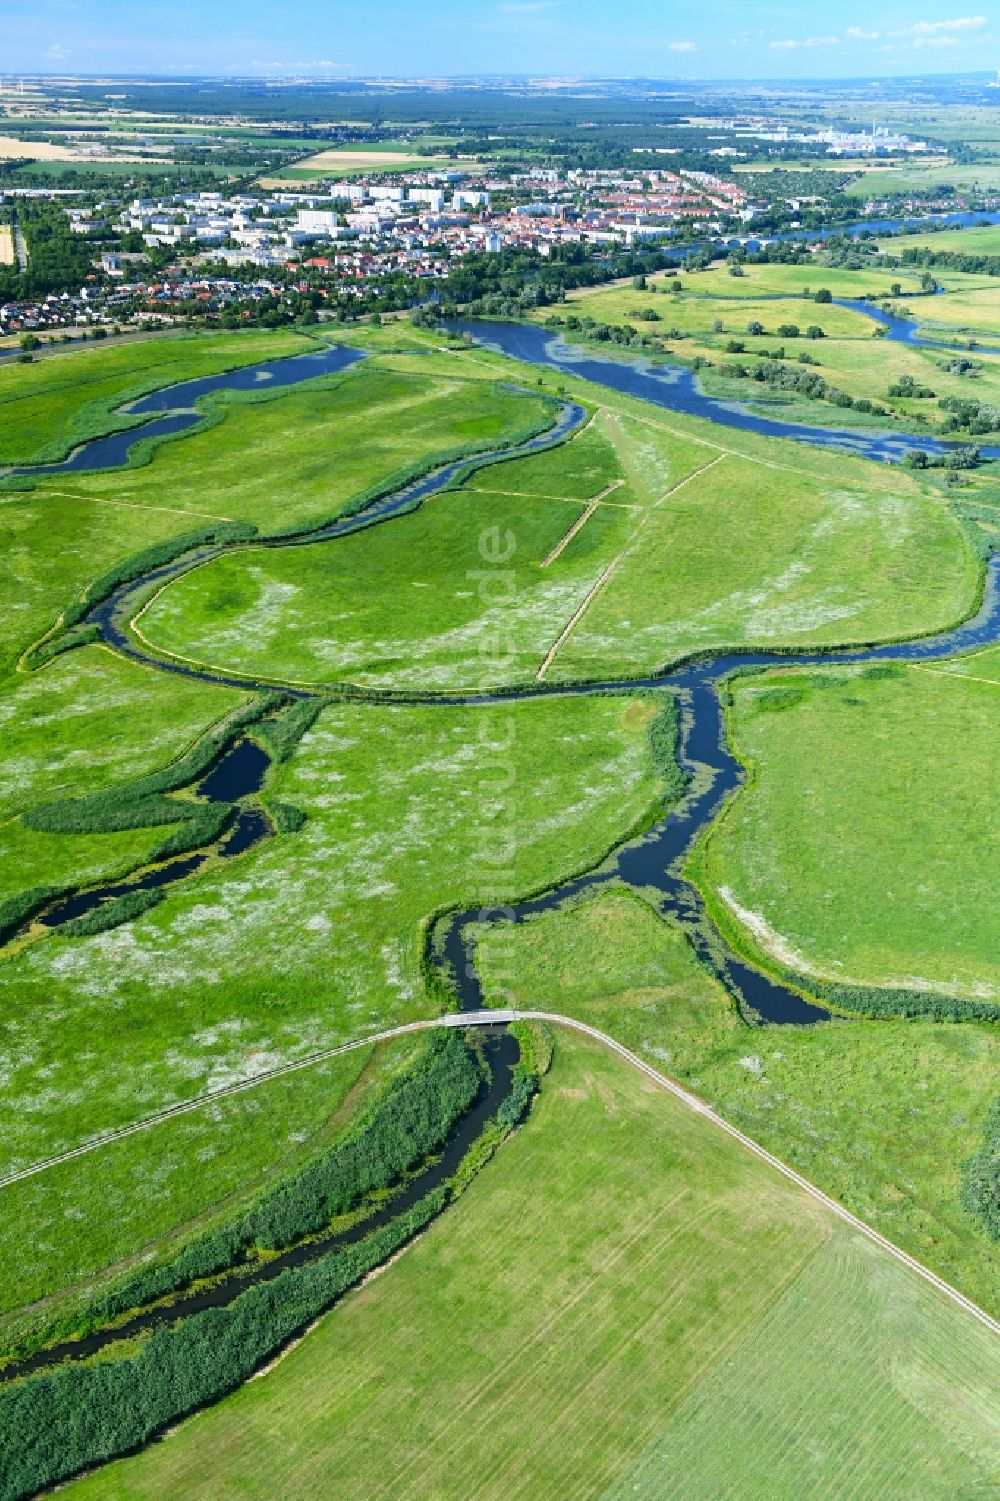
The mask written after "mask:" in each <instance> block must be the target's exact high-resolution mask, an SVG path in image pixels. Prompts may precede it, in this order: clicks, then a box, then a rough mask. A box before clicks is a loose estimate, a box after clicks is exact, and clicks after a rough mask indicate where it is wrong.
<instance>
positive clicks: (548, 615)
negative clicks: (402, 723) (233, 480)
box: [137, 492, 630, 689]
mask: <svg viewBox="0 0 1000 1501" xmlns="http://www.w3.org/2000/svg"><path fill="white" fill-rule="evenodd" d="M583 511H584V508H583V506H582V505H579V504H576V503H574V502H572V501H571V502H568V503H567V502H563V501H557V500H553V499H551V498H549V497H529V496H518V497H513V496H507V495H502V496H496V495H490V496H479V495H472V494H470V495H465V494H458V493H454V492H452V493H449V494H446V495H439V496H436V497H433V498H432V499H430V500H428V501H426V502H425V503H424V504H423V505H422V506H421V508H420V509H419V510H418V511H416V512H414V513H413V514H412V515H410V516H407V517H399V518H396V519H394V520H393V521H392V522H391V523H390V524H388V525H381V526H376V527H371V528H368V529H366V530H364V531H360V532H356V533H355V534H354V535H353V536H349V537H344V538H339V539H337V540H336V541H334V542H329V543H322V544H318V545H308V546H303V547H297V548H282V549H281V550H280V551H273V550H271V551H268V550H254V549H245V550H242V551H240V552H238V553H234V554H230V555H229V556H227V557H225V558H221V559H219V560H217V561H214V562H211V563H208V564H206V565H205V566H204V567H202V568H199V569H197V570H196V571H195V572H193V573H189V574H186V575H185V576H184V577H183V578H182V579H180V580H179V581H178V582H177V583H176V584H175V585H173V586H172V587H170V588H168V589H166V590H164V592H163V593H162V594H160V595H159V596H158V598H157V599H156V600H155V601H154V602H153V603H152V605H151V606H150V608H149V609H148V610H147V611H146V613H145V614H144V615H143V616H142V617H141V620H139V621H138V622H137V628H138V629H139V630H140V631H141V633H142V636H143V639H144V640H145V641H147V642H148V643H149V644H151V645H152V646H153V647H154V649H156V650H162V651H166V652H168V653H170V654H172V655H174V656H179V657H182V658H184V659H188V660H194V661H197V662H199V663H202V664H206V663H207V664H216V665H218V664H221V663H224V664H226V666H227V667H228V668H230V669H231V670H235V671H237V672H243V673H247V674H249V675H256V674H260V675H262V676H263V678H264V679H266V680H267V679H269V680H275V681H281V682H291V683H309V684H317V685H320V686H324V687H326V686H330V685H331V684H335V683H338V682H344V681H347V682H352V683H357V684H360V685H362V686H364V687H379V686H383V685H387V686H390V687H393V688H404V687H409V688H428V689H448V688H463V687H469V686H475V684H476V683H477V682H479V683H483V684H488V685H489V686H491V687H492V686H498V685H501V686H502V685H505V684H509V683H517V682H523V681H525V680H526V679H530V678H532V677H533V676H534V674H535V671H536V670H537V668H538V665H539V663H540V662H541V660H542V658H543V657H544V655H545V653H546V650H547V649H548V647H549V645H550V643H551V642H552V640H553V639H554V638H555V637H556V636H557V635H558V634H559V631H560V629H561V627H562V625H563V623H564V622H565V620H567V619H568V618H569V617H570V616H571V615H572V614H573V612H574V610H575V609H576V608H577V607H578V606H579V605H580V603H581V601H582V600H583V599H584V598H585V596H586V594H587V591H588V590H589V589H590V588H591V587H592V586H593V584H594V582H595V579H596V577H597V575H598V573H599V572H600V569H601V567H602V562H603V559H604V557H606V556H607V555H608V554H612V553H613V552H614V551H615V550H616V549H618V548H621V547H622V546H624V545H625V542H626V540H627V538H628V535H629V530H630V527H629V512H627V511H624V510H622V509H621V508H620V507H610V506H609V507H602V508H601V510H600V513H599V515H597V516H594V517H593V518H591V520H590V521H588V523H587V525H586V526H585V527H583V528H582V530H581V531H580V532H579V533H578V534H577V536H576V537H574V538H573V540H572V541H571V542H570V543H569V544H568V546H567V548H566V549H565V550H564V552H563V553H561V554H560V556H559V558H558V561H557V563H555V564H553V565H552V566H550V567H545V566H544V565H545V560H546V559H547V558H548V557H549V556H550V554H551V553H552V552H553V550H554V549H555V548H556V547H557V546H558V545H559V543H560V541H561V539H563V538H564V537H565V536H566V534H567V532H568V530H569V528H570V527H572V526H573V524H574V523H575V522H576V521H578V520H579V519H580V517H581V516H582V515H583ZM486 531H489V533H490V534H491V535H492V534H494V532H495V534H496V535H497V536H498V537H499V538H501V539H502V538H504V537H509V538H512V539H516V540H515V541H514V543H513V544H512V546H511V557H510V558H509V559H508V560H507V561H506V563H505V566H504V578H503V579H502V580H501V581H499V582H495V583H494V584H493V585H492V586H490V585H489V584H488V582H487V583H486V584H485V591H486V592H484V590H483V589H482V588H481V587H480V586H481V584H483V583H484V580H485V579H486V578H487V575H488V570H487V568H486V567H485V566H484V561H483V557H482V554H481V553H480V548H479V543H480V539H481V538H482V537H483V535H484V532H486ZM503 545H504V544H503V543H502V542H501V543H500V546H501V547H503ZM513 601H516V603H515V604H514V605H513V608H512V602H513ZM487 632H489V633H492V634H493V636H494V637H496V638H497V639H499V636H498V635H497V633H498V632H503V633H504V635H503V642H504V645H503V650H501V651H498V652H497V655H496V658H495V659H494V661H493V662H492V663H489V664H485V665H484V663H483V660H482V658H481V657H480V656H479V655H477V652H478V646H479V644H480V643H481V642H482V640H483V639H484V635H485V633H487Z"/></svg>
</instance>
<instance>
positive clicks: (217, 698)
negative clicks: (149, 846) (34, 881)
mask: <svg viewBox="0 0 1000 1501" xmlns="http://www.w3.org/2000/svg"><path fill="white" fill-rule="evenodd" d="M245 702H246V696H245V695H244V694H241V693H238V692H235V691H234V690H232V689H229V688H218V687H216V686H214V685H213V684H211V683H195V682H191V681H186V680H185V679H184V678H177V677H172V678H168V677H166V676H165V675H163V674H159V673H155V672H150V671H149V670H148V668H144V667H141V666H139V665H138V664H137V663H135V662H129V661H127V660H126V659H125V658H123V657H119V656H116V655H115V654H114V653H112V652H110V651H108V650H106V649H105V648H104V647H101V646H87V647H83V648H81V649H79V650H77V651H73V652H70V653H68V654H67V655H66V656H63V657H59V658H56V660H55V661H53V662H51V663H50V664H49V665H48V666H47V667H46V668H45V670H44V671H43V672H38V673H32V674H30V675H29V674H24V675H21V674H19V675H18V676H17V677H15V678H13V679H12V680H11V682H10V684H9V685H7V687H6V688H5V692H4V698H3V703H2V705H0V730H2V734H3V744H4V780H3V787H2V789H0V818H3V817H6V816H9V815H10V814H11V813H14V812H19V811H23V810H24V809H25V808H27V807H30V806H31V805H32V804H33V803H40V802H44V801H47V800H49V799H51V798H56V797H70V796H72V797H81V796H83V795H84V794H85V793H88V792H96V791H98V790H99V789H100V788H102V787H107V786H109V785H112V784H114V783H116V782H120V781H123V780H125V779H127V778H130V777H134V776H141V775H142V774H143V773H144V772H147V771H154V770H157V769H158V768H159V767H161V766H163V765H165V764H166V763H167V762H169V761H171V760H172V759H173V758H174V757H175V756H177V755H179V754H180V753H181V752H182V751H183V750H186V749H187V747H188V745H189V744H190V743H191V741H193V740H194V739H195V738H196V737H197V736H198V735H199V734H201V732H202V731H203V730H204V729H206V728H207V727H208V725H210V724H211V723H212V722H213V721H214V720H217V719H219V718H221V717H222V716H223V715H224V714H226V713H228V712H229V711H230V710H231V709H235V708H238V707H239V706H240V705H241V704H243V703H245Z"/></svg>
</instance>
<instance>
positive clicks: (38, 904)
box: [0, 886, 73, 939]
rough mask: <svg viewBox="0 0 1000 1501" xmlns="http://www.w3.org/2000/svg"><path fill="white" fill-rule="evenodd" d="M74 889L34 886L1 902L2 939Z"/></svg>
mask: <svg viewBox="0 0 1000 1501" xmlns="http://www.w3.org/2000/svg"><path fill="white" fill-rule="evenodd" d="M72 889H73V888H72V887H67V886H32V887H30V888H29V889H28V890H27V891H17V892H15V893H14V894H13V896H6V897H4V898H3V900H2V901H0V939H2V938H3V936H4V935H5V934H8V933H10V932H13V931H14V930H15V929H16V928H19V927H20V926H21V924H22V923H23V922H26V921H27V920H28V918H29V917H34V915H35V913H36V912H41V910H42V908H43V907H47V906H48V905H49V903H50V902H54V901H56V900H57V899H58V898H59V897H61V896H69V895H70V893H71V891H72Z"/></svg>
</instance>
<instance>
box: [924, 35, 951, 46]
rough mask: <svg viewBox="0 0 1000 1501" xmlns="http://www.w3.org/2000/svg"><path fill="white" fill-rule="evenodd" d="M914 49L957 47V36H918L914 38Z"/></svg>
mask: <svg viewBox="0 0 1000 1501" xmlns="http://www.w3.org/2000/svg"><path fill="white" fill-rule="evenodd" d="M913 45H914V47H957V46H958V37H957V36H916V37H914V38H913Z"/></svg>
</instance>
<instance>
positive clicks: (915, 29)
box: [889, 16, 987, 37]
mask: <svg viewBox="0 0 1000 1501" xmlns="http://www.w3.org/2000/svg"><path fill="white" fill-rule="evenodd" d="M986 24H987V18H986V16H957V17H956V18H955V19H954V20H953V21H916V22H914V24H913V25H912V26H904V27H902V28H901V30H899V31H890V33H889V35H890V36H912V37H933V36H940V35H941V34H942V33H943V32H944V33H947V32H951V31H978V29H979V28H980V26H985V25H986Z"/></svg>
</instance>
